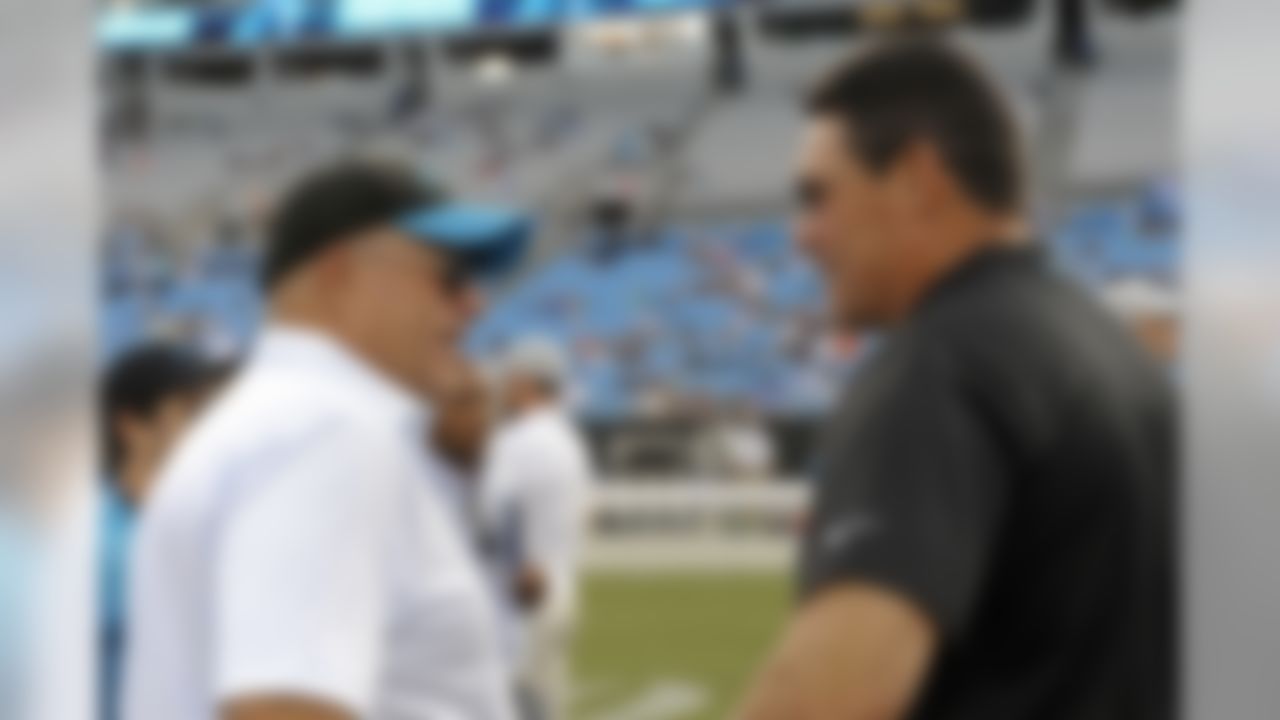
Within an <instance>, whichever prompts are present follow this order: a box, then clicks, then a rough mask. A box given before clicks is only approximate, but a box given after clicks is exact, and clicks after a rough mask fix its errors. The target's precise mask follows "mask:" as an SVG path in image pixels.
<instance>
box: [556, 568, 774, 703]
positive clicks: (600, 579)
mask: <svg viewBox="0 0 1280 720" xmlns="http://www.w3.org/2000/svg"><path fill="white" fill-rule="evenodd" d="M789 598H790V586H789V583H788V580H787V578H786V577H785V576H783V575H773V574H723V573H711V574H692V573H663V574H595V575H593V576H590V577H588V578H587V579H586V582H585V583H584V598H583V600H584V606H583V612H584V614H583V616H582V621H581V625H580V626H579V633H578V638H577V644H576V649H575V650H576V652H575V692H574V695H575V702H574V711H575V712H574V720H711V719H712V718H715V719H716V720H721V719H722V718H725V717H726V716H727V714H728V713H729V712H730V711H731V709H732V708H733V706H734V705H735V704H736V702H737V700H738V698H739V696H740V694H741V692H742V689H743V687H744V684H745V683H746V682H747V681H748V680H749V679H750V678H751V676H752V675H753V673H754V671H755V669H756V667H757V666H758V663H759V661H760V659H761V658H762V656H763V654H764V653H765V651H766V650H767V649H768V648H769V647H770V646H771V645H772V642H773V640H774V638H775V637H776V634H777V631H778V628H779V624H780V623H781V621H782V619H783V617H784V613H785V611H786V608H787V605H788V603H789Z"/></svg>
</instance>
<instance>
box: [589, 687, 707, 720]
mask: <svg viewBox="0 0 1280 720" xmlns="http://www.w3.org/2000/svg"><path fill="white" fill-rule="evenodd" d="M709 701H710V693H708V692H707V690H706V688H704V687H703V686H701V685H698V684H695V683H691V682H689V681H687V680H671V679H666V680H658V681H655V682H652V683H650V684H649V686H648V687H647V688H645V689H644V690H643V691H641V692H640V693H638V694H636V695H634V696H632V697H631V698H630V699H628V700H627V701H625V702H623V703H621V704H620V705H618V706H617V707H614V708H612V709H609V710H606V711H604V712H601V713H598V714H596V715H593V716H592V717H591V720H677V719H678V718H682V717H688V716H689V715H691V714H693V713H695V712H697V711H698V710H701V709H702V708H703V707H704V706H706V704H707V703H708V702H709Z"/></svg>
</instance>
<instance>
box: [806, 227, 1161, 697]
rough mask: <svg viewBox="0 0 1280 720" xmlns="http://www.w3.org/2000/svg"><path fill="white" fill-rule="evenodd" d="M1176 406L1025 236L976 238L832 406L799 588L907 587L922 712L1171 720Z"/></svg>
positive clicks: (1137, 352)
mask: <svg viewBox="0 0 1280 720" xmlns="http://www.w3.org/2000/svg"><path fill="white" fill-rule="evenodd" d="M1174 424H1175V423H1174V417H1173V400H1172V396H1171V393H1170V391H1169V389H1168V387H1167V385H1166V381H1165V378H1164V374H1163V372H1162V371H1161V370H1160V369H1159V368H1158V367H1157V366H1156V365H1155V363H1154V361H1152V360H1151V359H1149V358H1148V356H1147V355H1146V354H1145V353H1144V352H1143V351H1142V350H1141V349H1140V348H1139V347H1138V345H1137V343H1136V342H1135V340H1134V339H1133V337H1132V335H1131V333H1130V332H1129V331H1127V330H1126V329H1125V328H1123V327H1122V326H1121V325H1120V324H1119V323H1117V322H1116V321H1115V320H1114V319H1112V318H1111V317H1110V316H1109V315H1108V314H1107V312H1106V311H1105V310H1103V309H1102V308H1100V307H1099V306H1098V305H1097V304H1096V303H1095V302H1094V301H1093V300H1092V299H1090V298H1089V297H1088V296H1087V295H1085V294H1084V292H1083V291H1081V290H1079V289H1078V288H1076V287H1075V286H1073V285H1072V284H1070V283H1069V282H1067V281H1066V280H1064V279H1062V278H1060V277H1058V276H1057V275H1055V274H1054V273H1053V272H1051V271H1050V270H1049V269H1048V268H1047V267H1046V266H1045V263H1044V261H1043V260H1042V258H1041V256H1040V254H1039V252H1038V251H1036V250H1035V249H1031V248H1028V249H1018V250H1009V249H999V250H988V251H984V252H981V253H979V254H978V255H977V256H975V257H974V258H973V259H971V260H969V261H968V262H966V263H965V264H964V265H963V266H962V267H961V268H960V269H959V270H957V271H956V272H954V273H953V274H951V275H950V276H949V277H948V278H947V279H946V280H944V281H943V282H942V283H940V284H939V285H938V286H937V287H935V288H934V289H933V291H932V292H931V293H930V294H929V295H928V297H927V298H926V299H925V300H924V301H923V302H922V303H921V304H920V306H919V307H918V308H917V309H916V311H915V312H914V314H913V315H912V316H911V317H910V318H909V319H908V320H907V321H906V322H905V323H903V324H902V325H901V326H899V327H897V328H896V329H894V330H893V331H891V332H890V333H889V334H888V336H887V337H886V339H885V343H884V344H883V346H882V347H881V348H880V349H879V350H878V351H877V353H876V356H875V357H874V358H873V359H871V360H870V361H869V362H868V363H867V365H865V366H864V368H863V370H862V371H861V372H860V373H859V374H858V375H857V377H856V378H855V379H854V381H853V383H852V385H851V386H850V388H849V389H848V391H847V393H846V395H845V397H844V398H843V400H842V402H841V404H840V406H839V408H838V410H837V411H836V412H835V414H834V416H833V418H832V419H831V422H830V426H829V428H828V433H827V436H826V438H825V442H824V446H823V451H822V454H821V458H820V463H819V467H818V488H817V498H816V504H815V510H814V521H813V523H812V524H811V527H810V530H809V532H808V536H807V538H806V541H805V545H804V557H803V563H802V566H803V570H802V591H803V594H804V596H806V597H808V596H812V595H813V594H814V593H816V592H819V591H820V590H821V589H823V588H825V587H828V586H830V585H832V584H835V583H840V582H843V581H864V582H869V583H873V584H876V585H881V586H884V587H887V588H890V589H892V590H895V591H897V592H898V593H901V594H902V595H903V596H905V597H906V598H908V599H909V600H911V601H912V602H914V603H915V604H917V605H918V606H919V608H921V609H922V610H923V611H924V612H925V613H926V614H927V615H928V616H929V617H930V618H932V620H933V622H934V623H935V625H936V628H937V630H938V632H939V639H940V646H939V653H938V656H937V659H936V663H935V666H934V668H933V669H932V672H931V675H930V676H929V678H928V679H927V682H926V685H925V687H924V688H923V692H922V695H921V697H920V700H919V703H918V705H917V706H916V708H915V711H914V713H913V714H912V715H911V717H913V718H917V719H919V720H926V719H927V720H1015V719H1016V720H1053V719H1055V718H1061V719H1062V720H1168V719H1169V718H1170V717H1171V716H1172V714H1173V667H1174V646H1175V643H1174V639H1173V638H1174V629H1173V622H1174V599H1175V596H1174V593H1175V587H1174V585H1175V583H1174V574H1173V568H1174V554H1173V549H1174V516H1175V515H1174V498H1175V495H1174V476H1175V468H1174V453H1175V437H1174V432H1175V428H1174Z"/></svg>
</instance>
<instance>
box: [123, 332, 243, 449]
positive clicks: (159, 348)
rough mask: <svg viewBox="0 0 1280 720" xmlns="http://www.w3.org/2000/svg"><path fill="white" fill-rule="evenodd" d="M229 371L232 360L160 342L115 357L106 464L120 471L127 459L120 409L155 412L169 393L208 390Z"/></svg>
mask: <svg viewBox="0 0 1280 720" xmlns="http://www.w3.org/2000/svg"><path fill="white" fill-rule="evenodd" d="M229 371H230V366H229V365H225V364H217V363H212V362H209V361H207V360H205V359H204V358H202V357H201V356H200V355H199V354H198V353H196V352H194V351H191V350H188V349H186V348H184V347H180V346H175V345H169V344H166V343H160V342H151V343H147V344H145V345H142V346H140V347H137V348H135V349H133V350H131V351H129V352H128V353H126V354H125V355H124V356H122V357H120V358H119V359H118V360H116V361H115V362H114V363H112V365H111V367H110V368H109V369H108V370H107V372H106V375H105V377H104V378H103V381H102V387H101V389H100V393H101V400H100V403H101V404H100V408H101V412H102V438H101V441H102V446H103V447H102V453H103V462H104V464H105V466H106V467H105V469H106V470H107V471H108V472H110V473H114V472H116V471H118V470H119V466H120V464H121V463H122V462H123V461H124V452H125V448H124V447H123V445H124V443H123V442H122V441H121V439H120V436H119V432H118V430H117V427H116V421H117V419H118V418H119V416H120V415H122V414H129V415H134V416H137V417H152V416H153V415H154V414H155V413H156V411H157V410H159V408H160V405H161V404H162V403H164V402H165V401H167V400H168V399H170V398H174V397H179V396H183V395H195V394H198V393H200V392H202V391H204V390H207V389H209V388H211V387H213V386H214V385H215V384H216V383H217V382H219V381H221V380H222V379H224V378H225V377H226V375H227V374H228V373H229Z"/></svg>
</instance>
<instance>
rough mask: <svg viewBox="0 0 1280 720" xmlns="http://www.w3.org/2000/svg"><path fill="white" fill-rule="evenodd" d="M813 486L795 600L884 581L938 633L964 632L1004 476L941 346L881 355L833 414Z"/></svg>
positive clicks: (1002, 498)
mask: <svg viewBox="0 0 1280 720" xmlns="http://www.w3.org/2000/svg"><path fill="white" fill-rule="evenodd" d="M934 345H940V344H939V343H934ZM817 479H818V489H817V498H816V504H815V507H814V514H813V522H812V523H811V526H810V528H809V531H808V537H807V538H806V542H805V551H804V552H805V558H804V560H805V562H804V573H803V578H802V584H803V590H804V594H805V595H812V594H813V593H814V592H816V591H818V590H821V589H823V588H824V587H827V586H829V585H831V584H834V583H838V582H842V581H862V582H869V583H873V584H878V585H883V586H885V587H887V588H890V589H892V590H894V591H896V592H898V593H900V594H902V595H904V596H905V597H907V598H908V599H910V600H912V601H914V602H915V603H917V604H918V606H919V607H920V609H922V610H923V611H924V612H925V613H926V614H928V615H929V616H930V617H931V618H932V619H933V620H934V621H935V622H936V623H937V625H938V627H939V629H940V631H941V633H942V634H943V636H944V637H948V638H952V637H954V636H955V635H958V634H962V633H963V632H964V629H965V626H966V624H967V622H968V620H969V616H970V615H971V613H972V609H973V607H974V605H975V602H976V600H977V598H978V595H979V593H980V590H981V586H982V584H983V580H984V574H985V572H986V569H987V567H988V565H989V564H990V559H991V556H992V554H993V552H994V549H993V546H994V544H995V542H996V537H997V534H998V532H999V527H1000V525H1001V522H1002V518H1003V514H1004V507H1005V505H1006V497H1007V491H1008V488H1007V485H1008V472H1007V469H1006V468H1005V462H1004V461H1003V460H1002V458H1001V457H1000V454H999V452H998V448H997V446H996V445H995V442H994V439H993V437H992V434H991V433H990V431H989V429H988V428H987V427H985V426H984V423H983V422H982V418H981V414H980V413H979V412H978V409H977V407H976V406H975V404H974V402H973V399H972V398H971V397H969V396H967V395H966V394H965V392H964V390H963V386H962V383H961V379H960V377H959V374H958V372H957V368H956V363H955V360H954V358H953V357H951V356H950V355H949V354H948V352H947V348H945V347H930V346H929V345H928V344H927V343H925V342H923V341H922V340H920V339H918V338H917V339H915V340H902V341H900V342H897V343H890V344H889V346H887V347H885V348H883V349H882V350H881V356H880V357H878V358H876V359H875V360H874V361H873V362H872V363H871V364H870V365H869V366H868V367H867V368H866V371H865V372H864V373H863V374H862V375H861V376H860V377H859V378H857V379H856V380H855V385H854V387H853V388H852V390H851V392H850V393H849V395H848V397H846V398H845V400H844V402H843V404H842V407H841V408H840V410H839V411H838V412H837V414H836V417H835V418H834V422H833V424H832V426H831V428H830V429H829V434H828V438H827V442H826V448H825V451H824V453H823V456H822V461H821V465H820V466H819V468H818V478H817Z"/></svg>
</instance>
